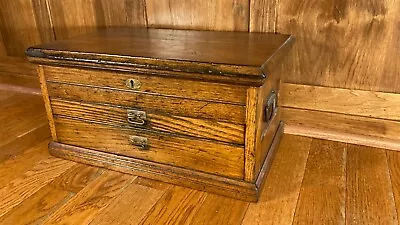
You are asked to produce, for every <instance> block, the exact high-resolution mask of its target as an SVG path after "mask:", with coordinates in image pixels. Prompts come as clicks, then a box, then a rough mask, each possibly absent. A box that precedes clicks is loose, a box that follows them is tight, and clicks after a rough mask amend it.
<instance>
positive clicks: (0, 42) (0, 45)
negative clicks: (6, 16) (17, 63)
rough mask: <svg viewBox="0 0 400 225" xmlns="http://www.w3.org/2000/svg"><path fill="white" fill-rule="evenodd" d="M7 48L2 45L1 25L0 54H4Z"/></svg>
mask: <svg viewBox="0 0 400 225" xmlns="http://www.w3.org/2000/svg"><path fill="white" fill-rule="evenodd" d="M6 55H7V50H6V47H5V46H4V41H3V35H2V34H1V27H0V56H6Z"/></svg>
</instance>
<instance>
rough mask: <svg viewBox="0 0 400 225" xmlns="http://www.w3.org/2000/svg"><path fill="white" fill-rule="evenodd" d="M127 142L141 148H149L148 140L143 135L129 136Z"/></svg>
mask: <svg viewBox="0 0 400 225" xmlns="http://www.w3.org/2000/svg"><path fill="white" fill-rule="evenodd" d="M129 142H130V143H131V144H132V145H134V146H137V147H139V149H141V150H147V149H148V148H149V142H148V140H147V138H145V137H138V136H129Z"/></svg>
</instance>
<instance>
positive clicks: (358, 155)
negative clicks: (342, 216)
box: [346, 145, 398, 225]
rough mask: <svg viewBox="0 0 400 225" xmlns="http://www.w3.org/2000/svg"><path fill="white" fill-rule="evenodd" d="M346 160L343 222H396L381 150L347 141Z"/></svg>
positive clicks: (350, 224) (384, 157) (386, 167)
mask: <svg viewBox="0 0 400 225" xmlns="http://www.w3.org/2000/svg"><path fill="white" fill-rule="evenodd" d="M347 161H348V163H347V165H348V166H347V193H346V197H347V204H346V213H347V214H348V216H347V217H346V224H349V225H352V224H398V219H397V213H396V205H395V202H394V197H393V190H392V184H391V183H390V174H389V167H388V163H387V158H386V154H385V152H384V150H382V149H376V148H370V147H364V146H358V145H349V146H348V156H347ZM383 196H385V197H383Z"/></svg>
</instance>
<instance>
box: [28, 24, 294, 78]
mask: <svg viewBox="0 0 400 225" xmlns="http://www.w3.org/2000/svg"><path fill="white" fill-rule="evenodd" d="M292 42H293V38H292V37H291V36H289V35H282V34H269V33H247V32H218V31H191V30H169V29H147V28H109V29H104V30H99V31H97V32H95V33H90V34H86V35H82V36H78V37H75V38H71V39H68V40H61V41H55V42H52V43H47V44H43V45H39V46H36V47H33V48H29V49H28V50H27V55H28V56H29V57H30V59H31V61H33V62H37V63H41V64H55V63H56V62H55V61H58V63H60V62H62V64H63V65H71V66H77V65H78V63H80V64H79V65H84V64H85V63H86V64H91V65H92V66H94V65H108V66H109V67H112V66H113V65H114V66H126V67H131V68H148V69H155V70H166V71H181V72H187V73H200V74H210V75H212V76H230V77H236V76H242V77H243V76H245V77H247V78H249V79H253V80H259V81H260V82H259V83H262V80H263V79H265V75H266V74H267V73H268V66H270V65H269V64H270V63H272V61H276V58H277V57H280V56H281V55H285V52H286V51H287V50H288V49H289V48H290V46H291V45H292ZM182 76H184V75H182Z"/></svg>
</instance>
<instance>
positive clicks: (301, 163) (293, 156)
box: [243, 134, 312, 225]
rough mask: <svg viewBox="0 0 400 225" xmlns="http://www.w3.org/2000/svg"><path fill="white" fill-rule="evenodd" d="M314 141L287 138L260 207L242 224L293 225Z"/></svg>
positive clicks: (254, 207)
mask: <svg viewBox="0 0 400 225" xmlns="http://www.w3.org/2000/svg"><path fill="white" fill-rule="evenodd" d="M311 140H312V139H311V138H307V137H301V136H294V135H286V134H285V135H284V136H283V138H282V141H281V145H280V147H279V149H278V151H277V153H276V156H275V159H274V162H273V163H272V166H271V171H270V173H269V174H268V177H267V180H266V181H265V186H264V189H263V191H262V193H261V196H260V200H259V202H258V203H252V204H250V206H249V209H248V210H247V212H246V216H245V218H244V220H243V224H283V225H284V224H291V223H292V221H293V216H294V212H295V209H296V204H297V199H298V196H299V193H300V186H301V182H302V180H303V175H304V170H305V168H306V163H307V157H308V154H309V150H310V146H311Z"/></svg>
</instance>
